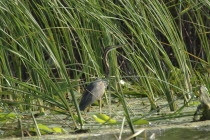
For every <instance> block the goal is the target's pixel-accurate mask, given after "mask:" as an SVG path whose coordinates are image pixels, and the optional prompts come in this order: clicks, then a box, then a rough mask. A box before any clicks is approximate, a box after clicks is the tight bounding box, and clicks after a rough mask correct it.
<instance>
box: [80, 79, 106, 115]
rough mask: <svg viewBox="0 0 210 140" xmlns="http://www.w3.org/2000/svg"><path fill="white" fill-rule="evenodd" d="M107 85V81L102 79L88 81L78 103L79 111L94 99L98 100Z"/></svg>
mask: <svg viewBox="0 0 210 140" xmlns="http://www.w3.org/2000/svg"><path fill="white" fill-rule="evenodd" d="M106 87H107V82H106V81H105V80H102V79H96V80H95V81H94V82H92V83H90V84H89V85H88V86H87V87H86V88H85V92H84V94H83V96H82V99H81V101H80V104H79V108H80V110H81V111H84V110H85V108H86V107H87V106H89V105H91V104H92V103H93V102H95V101H96V100H99V99H100V98H101V97H102V96H103V94H104V92H105V89H106Z"/></svg>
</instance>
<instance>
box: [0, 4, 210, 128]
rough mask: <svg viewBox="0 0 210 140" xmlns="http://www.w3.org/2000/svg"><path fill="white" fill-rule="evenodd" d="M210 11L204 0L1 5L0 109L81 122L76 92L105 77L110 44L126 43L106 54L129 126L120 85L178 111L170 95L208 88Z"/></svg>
mask: <svg viewBox="0 0 210 140" xmlns="http://www.w3.org/2000/svg"><path fill="white" fill-rule="evenodd" d="M209 7H210V3H209V1H208V0H195V1H193V0H179V1H177V0H171V1H167V0H151V1H147V0H143V1H138V0H119V1H115V0H107V1H106V0H105V1H101V0H99V1H95V0H58V1H55V0H30V1H29V0H12V1H11V0H1V1H0V17H1V22H0V96H1V100H0V102H1V103H2V104H1V108H2V110H8V108H11V106H15V107H16V109H18V111H20V112H25V111H35V110H40V111H44V109H50V110H56V111H58V112H61V113H64V114H67V115H70V116H71V118H72V119H73V120H74V117H73V112H74V110H75V109H76V110H77V115H78V116H79V122H80V123H81V124H82V121H81V115H80V111H79V109H78V103H77V102H78V98H79V97H80V96H81V93H80V89H81V88H82V87H83V85H84V83H88V82H90V81H92V80H94V79H95V78H96V77H101V78H104V75H105V67H104V60H103V54H104V49H105V48H106V47H107V46H110V45H119V44H127V45H126V46H123V47H121V48H119V49H117V50H113V51H111V52H110V53H109V66H110V74H109V77H108V79H112V80H111V81H110V86H111V87H112V88H111V89H110V90H113V91H114V92H115V93H119V94H117V96H118V97H119V99H120V100H121V102H122V104H123V106H124V109H125V114H126V118H127V120H128V121H129V120H130V116H129V111H128V109H126V102H125V101H124V100H125V98H124V94H123V89H122V88H121V87H120V86H119V84H118V83H119V82H118V81H119V80H120V79H124V80H125V81H129V82H131V84H132V85H133V88H135V89H136V90H137V91H138V92H137V94H139V95H146V96H147V97H148V98H149V100H150V103H151V109H156V108H157V104H156V102H155V97H157V96H159V95H164V96H165V97H166V99H167V100H168V102H169V106H170V109H171V110H172V111H173V110H177V109H178V108H176V103H175V96H180V95H184V99H185V101H188V100H189V99H190V94H192V93H193V91H194V88H195V87H197V86H198V85H200V84H205V85H206V86H207V87H209V85H210V84H209V78H208V70H209V62H210V35H209V29H210V20H209V19H210V8H209ZM209 88H210V87H209ZM136 90H135V91H136ZM81 91H82V90H81ZM67 97H68V98H67ZM138 97H139V96H138ZM7 105H8V106H7ZM75 125H76V122H75ZM130 127H131V130H132V131H134V130H133V128H132V123H130Z"/></svg>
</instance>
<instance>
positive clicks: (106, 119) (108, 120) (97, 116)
mask: <svg viewBox="0 0 210 140" xmlns="http://www.w3.org/2000/svg"><path fill="white" fill-rule="evenodd" d="M93 118H94V119H95V120H96V121H97V122H98V123H116V122H117V121H116V120H113V119H111V118H110V117H109V116H107V115H104V114H99V113H97V114H95V115H93Z"/></svg>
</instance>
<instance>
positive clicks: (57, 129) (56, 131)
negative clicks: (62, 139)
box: [52, 127, 67, 134]
mask: <svg viewBox="0 0 210 140" xmlns="http://www.w3.org/2000/svg"><path fill="white" fill-rule="evenodd" d="M52 130H53V131H54V132H55V133H61V134H63V133H67V131H66V130H65V129H63V128H61V127H53V128H52Z"/></svg>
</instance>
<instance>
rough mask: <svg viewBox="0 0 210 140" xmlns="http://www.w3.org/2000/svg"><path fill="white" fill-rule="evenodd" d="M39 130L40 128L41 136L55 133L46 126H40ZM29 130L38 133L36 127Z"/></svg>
mask: <svg viewBox="0 0 210 140" xmlns="http://www.w3.org/2000/svg"><path fill="white" fill-rule="evenodd" d="M38 128H39V130H40V132H41V134H52V133H53V132H54V131H53V130H52V129H50V128H49V127H47V126H46V125H42V124H38ZM29 130H30V131H31V132H35V133H36V128H34V127H33V128H30V129H29Z"/></svg>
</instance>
